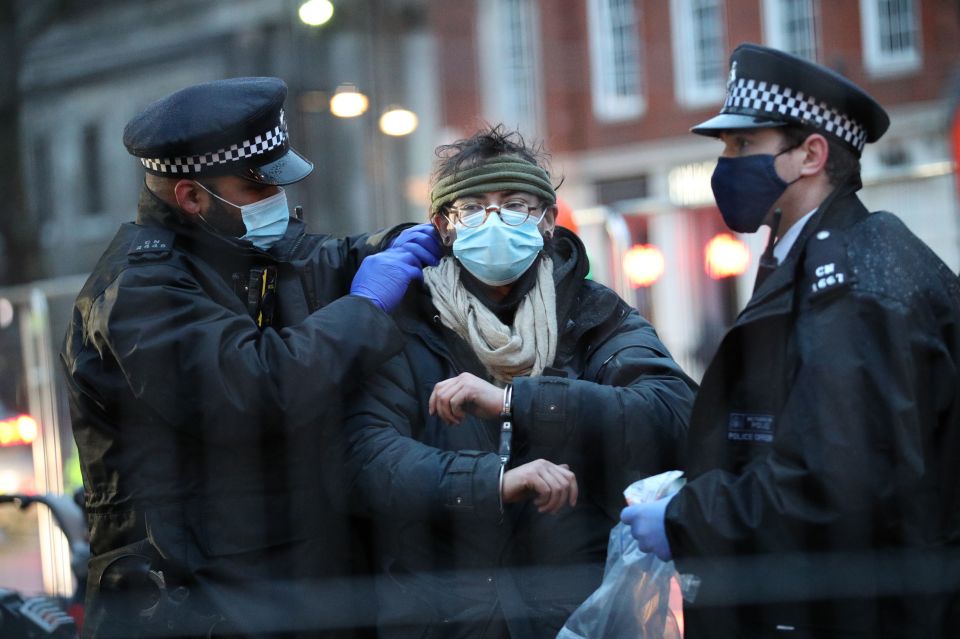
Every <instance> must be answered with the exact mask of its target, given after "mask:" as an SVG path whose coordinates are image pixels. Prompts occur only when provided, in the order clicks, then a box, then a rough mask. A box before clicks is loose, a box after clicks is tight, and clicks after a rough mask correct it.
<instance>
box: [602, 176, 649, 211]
mask: <svg viewBox="0 0 960 639" xmlns="http://www.w3.org/2000/svg"><path fill="white" fill-rule="evenodd" d="M595 186H596V189H597V202H598V203H600V204H605V205H608V206H609V205H612V204H616V203H618V202H624V201H629V200H641V199H643V198H645V197H648V196H649V195H650V189H649V180H648V179H647V176H646V175H637V176H633V177H626V178H614V179H610V180H598V181H597V182H596V185H595Z"/></svg>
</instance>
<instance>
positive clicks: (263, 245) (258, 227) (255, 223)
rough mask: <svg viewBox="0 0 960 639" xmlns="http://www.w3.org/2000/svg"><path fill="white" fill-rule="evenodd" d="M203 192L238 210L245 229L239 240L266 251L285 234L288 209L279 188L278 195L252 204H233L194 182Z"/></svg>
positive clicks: (284, 192)
mask: <svg viewBox="0 0 960 639" xmlns="http://www.w3.org/2000/svg"><path fill="white" fill-rule="evenodd" d="M196 184H197V185H199V186H200V188H202V189H203V190H204V191H206V192H207V193H209V194H210V195H212V196H213V197H215V198H217V199H218V200H220V201H221V202H224V203H226V204H229V205H230V206H232V207H234V208H238V209H240V216H241V217H242V218H243V226H244V227H245V228H246V229H247V232H246V233H244V234H243V235H242V236H241V237H240V239H241V240H247V241H248V242H250V243H251V244H253V245H254V246H256V247H257V248H258V249H261V250H264V251H265V250H267V249H268V248H270V247H271V246H273V245H274V244H275V243H276V242H277V240H279V239H280V238H282V237H283V234H284V233H286V232H287V224H288V223H289V221H290V209H289V208H288V206H287V192H286V191H284V190H283V189H282V188H280V191H279V192H278V193H275V194H274V195H271V196H270V197H268V198H264V199H262V200H259V201H257V202H253V203H252V204H243V205H240V204H234V203H233V202H231V201H229V200H225V199H223V198H222V197H220V196H219V195H217V194H216V193H213V192H212V191H210V189H208V188H206V187H205V186H203V185H202V184H200V183H199V182H196Z"/></svg>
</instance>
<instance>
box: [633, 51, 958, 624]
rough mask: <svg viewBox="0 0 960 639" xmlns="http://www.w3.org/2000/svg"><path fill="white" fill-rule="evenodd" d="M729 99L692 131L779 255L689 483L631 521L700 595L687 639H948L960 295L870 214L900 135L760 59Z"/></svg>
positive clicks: (843, 87)
mask: <svg viewBox="0 0 960 639" xmlns="http://www.w3.org/2000/svg"><path fill="white" fill-rule="evenodd" d="M727 91H728V95H727V99H726V102H725V104H724V106H723V108H722V110H721V113H720V114H719V115H718V116H716V117H714V118H712V119H710V120H708V121H706V122H704V123H702V124H700V125H698V126H696V127H694V128H693V132H695V133H699V134H702V135H709V136H714V137H717V138H719V139H720V141H721V142H722V143H723V144H724V150H723V153H722V155H721V157H720V159H719V161H718V164H717V167H716V171H715V172H714V175H713V179H712V185H713V191H714V195H715V197H716V200H717V205H718V207H719V209H720V213H721V214H722V216H723V218H724V220H725V222H726V223H727V225H728V226H729V227H730V228H731V229H733V230H735V231H739V232H745V233H746V232H753V231H756V230H757V229H758V228H759V226H760V225H761V224H762V223H765V224H769V225H770V226H771V227H772V231H773V232H772V234H771V247H770V249H769V250H768V251H767V252H766V254H765V255H764V256H763V258H762V260H761V267H760V272H759V274H758V282H757V286H756V288H755V290H754V294H753V297H752V298H751V299H750V301H749V303H748V304H747V306H746V308H745V309H744V310H743V311H742V313H741V314H740V316H739V317H738V318H737V321H736V323H735V324H734V326H733V328H732V329H731V330H730V332H729V333H728V334H727V335H726V336H725V338H724V340H723V342H722V344H721V345H720V348H719V350H718V352H717V354H716V356H715V358H714V360H713V362H712V363H711V364H710V366H709V368H708V370H707V372H706V373H705V375H704V378H703V384H702V386H701V389H700V392H699V395H698V397H697V401H696V404H695V405H694V409H693V416H692V418H691V424H690V433H689V440H688V447H687V455H688V463H689V466H688V468H687V474H688V476H689V479H690V481H689V483H688V484H687V485H686V486H685V487H684V488H683V489H681V490H680V491H679V492H678V493H677V494H676V496H675V497H674V498H672V499H664V500H660V501H659V502H654V503H653V504H649V505H642V506H631V507H628V508H627V509H625V510H624V512H623V513H622V515H621V517H622V519H623V520H624V521H625V522H627V523H629V524H630V525H631V526H632V530H633V533H634V536H635V537H637V538H638V539H639V540H640V545H641V547H642V548H643V549H645V550H650V551H653V552H656V553H657V554H658V555H659V556H660V557H661V558H663V559H667V558H669V557H671V556H672V557H673V559H675V560H676V563H677V567H678V569H679V570H680V571H681V572H690V573H694V574H696V575H698V576H699V577H700V578H701V580H702V581H701V585H700V589H699V592H697V593H696V596H695V598H694V599H693V601H692V602H689V601H688V602H685V604H684V614H685V622H686V636H687V637H688V638H690V639H699V638H701V637H725V638H726V637H768V636H777V637H780V636H783V637H942V636H956V633H957V632H960V629H958V628H960V626H958V625H957V616H958V615H957V597H956V588H957V583H958V578H957V570H956V562H955V559H954V557H955V555H956V551H957V546H958V545H960V464H958V463H957V460H958V459H960V397H958V388H960V284H958V280H957V277H956V275H954V274H953V273H952V272H951V270H950V269H949V268H948V267H947V266H946V265H945V264H944V263H943V262H942V261H941V260H940V259H938V258H937V256H936V255H934V254H933V252H932V251H931V250H930V249H929V248H928V247H927V246H926V245H925V244H924V243H923V242H921V241H920V240H919V239H917V238H916V236H914V235H913V234H912V233H911V232H910V231H909V230H907V228H906V227H905V226H904V225H903V223H902V222H901V221H900V220H899V219H898V218H897V217H895V216H894V215H893V214H891V213H887V212H875V213H871V212H869V211H867V210H866V209H865V208H864V206H863V204H861V202H860V200H859V199H858V198H857V196H856V192H857V190H859V189H860V187H861V183H860V167H859V158H860V153H861V151H862V149H863V147H864V144H865V143H867V142H873V141H875V140H877V139H878V138H879V137H880V136H881V135H882V134H883V133H884V132H885V131H886V129H887V126H888V123H889V120H888V117H887V114H886V113H885V112H884V110H883V109H882V108H881V107H880V106H879V105H878V104H877V103H876V102H875V101H874V100H873V99H872V98H871V97H870V96H869V95H867V94H866V93H864V92H863V91H862V90H861V89H860V88H858V87H857V86H855V85H853V84H852V83H851V82H849V81H848V80H847V79H845V78H844V77H842V76H840V75H838V74H836V73H834V72H832V71H830V70H828V69H825V68H823V67H821V66H818V65H816V64H812V63H810V62H808V61H805V60H802V59H799V58H796V57H794V56H790V55H787V54H785V53H782V52H780V51H776V50H773V49H769V48H765V47H761V46H756V45H751V44H745V45H742V46H740V47H738V48H737V49H736V50H735V51H734V53H733V55H732V57H731V65H730V79H729V84H728V86H727ZM773 239H775V240H776V243H775V244H774V243H773V242H772V240H773ZM951 560H952V562H951Z"/></svg>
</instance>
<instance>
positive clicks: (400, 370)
mask: <svg viewBox="0 0 960 639" xmlns="http://www.w3.org/2000/svg"><path fill="white" fill-rule="evenodd" d="M558 235H559V237H558V238H555V239H554V244H555V247H556V250H555V251H554V252H553V254H552V257H553V262H554V277H555V279H557V280H558V281H557V309H558V327H559V328H560V338H559V344H558V349H557V356H556V359H555V361H554V362H553V365H552V367H551V368H548V369H547V370H546V371H544V374H543V375H541V376H537V377H517V378H514V380H513V384H514V393H513V417H514V419H513V426H514V431H515V432H514V439H513V455H512V458H511V460H510V463H509V466H510V467H516V466H520V465H522V464H524V463H527V462H530V461H533V460H535V459H540V458H543V459H547V460H549V461H552V462H554V463H565V464H569V466H570V469H571V470H572V471H573V472H574V473H575V474H576V476H577V482H578V485H579V500H578V502H577V505H576V507H574V508H572V509H571V508H568V507H565V508H564V509H563V510H562V511H560V512H559V513H556V514H542V513H538V512H537V508H536V506H535V505H534V504H533V503H532V501H530V502H526V503H518V504H506V505H504V507H503V511H502V513H501V505H500V490H499V478H500V458H499V456H498V454H497V452H498V450H499V441H500V431H501V425H502V422H501V420H500V419H497V418H495V419H487V420H484V419H480V418H477V417H475V416H472V415H468V416H466V418H465V419H464V420H463V421H462V422H461V423H460V424H459V425H456V426H453V425H448V424H445V423H443V422H442V421H441V420H440V419H439V418H438V417H437V416H436V415H429V414H428V406H427V404H428V399H429V397H430V394H431V392H432V390H433V387H434V385H435V384H436V383H437V382H439V381H442V380H445V379H449V378H451V377H454V376H456V375H458V374H460V373H462V372H469V373H472V374H474V375H476V376H477V377H480V378H481V379H487V380H488V381H489V379H490V378H489V376H488V374H487V373H486V371H485V369H484V367H483V365H482V364H480V362H479V361H478V360H477V358H476V356H475V355H474V354H473V351H472V350H471V349H470V347H469V346H468V345H467V344H466V343H465V342H464V341H463V340H462V339H461V338H460V337H459V336H457V335H456V334H455V333H453V332H452V331H451V330H449V329H447V328H446V327H444V326H443V325H442V324H441V323H440V321H439V316H438V315H437V311H436V309H435V308H434V306H433V304H432V301H431V298H430V293H429V291H428V290H427V289H426V287H424V286H419V287H417V288H416V289H414V287H413V286H411V290H410V291H408V294H407V297H406V299H405V300H404V305H403V306H401V308H400V309H398V312H397V315H396V318H397V323H398V325H399V326H400V328H401V330H402V331H403V333H404V337H405V342H406V345H405V347H404V350H403V353H402V354H401V355H399V356H397V357H395V358H393V359H392V360H390V361H389V362H388V363H387V364H385V365H384V367H383V368H382V369H381V370H380V371H379V372H378V373H377V374H376V375H375V376H373V377H372V378H371V379H370V380H368V381H367V383H366V384H365V385H364V389H363V392H362V393H361V394H360V395H359V397H358V399H357V400H356V401H353V402H351V415H350V417H348V419H347V427H348V430H349V431H350V440H351V441H350V443H351V450H350V462H349V464H350V468H349V473H350V474H349V477H350V481H351V484H352V487H353V493H352V494H354V495H356V497H355V500H354V502H355V504H356V505H359V506H362V507H364V508H365V509H366V511H367V512H368V513H369V514H371V515H372V516H373V517H374V519H375V526H376V527H377V529H378V533H379V534H378V535H377V538H378V540H379V542H380V544H381V546H380V550H381V553H382V568H383V571H384V573H385V574H384V577H383V578H382V579H381V580H380V582H379V587H378V595H379V604H380V608H379V614H380V621H381V627H380V636H381V637H397V638H399V637H421V636H430V637H482V636H483V637H494V636H496V637H499V636H511V637H524V638H527V639H532V638H536V637H554V636H556V633H557V632H558V631H559V630H560V627H561V626H562V625H563V623H564V621H565V620H566V618H567V617H568V616H569V615H570V613H571V612H573V610H575V609H576V608H577V607H578V606H579V605H580V603H582V602H583V600H584V599H586V598H587V597H588V596H589V595H590V594H591V592H593V590H595V589H596V588H597V586H599V584H600V580H601V577H602V575H603V569H604V561H605V557H606V550H607V541H608V536H609V532H610V529H611V527H612V526H613V525H614V524H615V523H616V522H617V521H618V517H619V512H620V510H621V508H623V506H624V505H625V504H624V498H623V492H622V491H623V489H624V488H625V487H626V486H627V485H628V484H629V483H630V482H632V481H635V480H637V479H639V478H641V477H644V476H646V475H650V474H653V473H657V472H660V471H663V470H667V469H670V468H676V467H677V465H678V464H679V463H680V455H681V451H682V444H683V439H684V436H685V433H686V423H687V418H688V415H689V410H690V407H691V406H692V402H693V394H694V391H695V385H694V383H693V382H692V381H691V380H690V379H689V378H688V377H687V376H686V375H685V374H684V373H683V371H682V370H681V369H680V367H679V366H678V365H677V363H676V362H675V361H674V360H673V359H672V358H671V357H670V355H669V353H668V351H667V349H666V347H665V346H664V345H663V344H662V343H661V341H660V340H659V338H658V337H657V335H656V333H655V332H654V329H653V327H652V326H651V325H650V324H649V323H648V322H647V321H646V320H645V319H643V318H642V317H641V316H640V315H639V314H638V313H637V311H636V310H635V309H632V308H630V307H629V306H628V305H627V304H626V303H625V302H624V301H623V300H621V299H620V298H619V297H618V296H617V295H616V294H615V293H614V292H613V291H611V290H609V289H607V288H605V287H603V286H601V285H599V284H596V283H594V282H591V281H589V280H584V279H583V278H584V275H586V272H587V260H586V256H585V251H584V248H583V245H582V244H581V243H580V241H579V239H577V238H576V236H574V235H573V234H571V233H569V232H567V231H565V230H562V229H560V230H559V232H558Z"/></svg>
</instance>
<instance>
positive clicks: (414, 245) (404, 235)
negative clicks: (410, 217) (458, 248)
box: [390, 223, 443, 266]
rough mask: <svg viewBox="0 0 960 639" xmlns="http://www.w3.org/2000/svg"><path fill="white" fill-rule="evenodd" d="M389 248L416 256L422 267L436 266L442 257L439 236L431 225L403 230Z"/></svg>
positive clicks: (419, 225) (418, 225) (420, 225)
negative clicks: (400, 249) (399, 249)
mask: <svg viewBox="0 0 960 639" xmlns="http://www.w3.org/2000/svg"><path fill="white" fill-rule="evenodd" d="M390 248H402V249H406V250H407V251H410V252H411V253H413V254H414V255H416V256H417V259H419V260H420V263H421V265H422V266H436V265H437V262H439V261H440V257H441V256H442V255H443V247H442V246H441V245H440V234H439V233H438V232H437V229H436V227H435V226H434V225H433V224H429V223H427V224H417V225H416V226H411V227H410V228H408V229H404V230H403V231H402V232H401V233H400V234H399V235H398V236H397V237H395V238H394V239H393V242H391V243H390Z"/></svg>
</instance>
